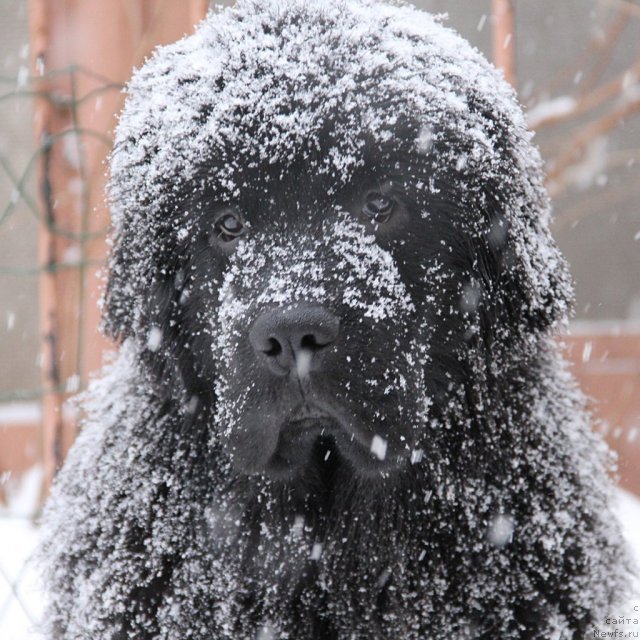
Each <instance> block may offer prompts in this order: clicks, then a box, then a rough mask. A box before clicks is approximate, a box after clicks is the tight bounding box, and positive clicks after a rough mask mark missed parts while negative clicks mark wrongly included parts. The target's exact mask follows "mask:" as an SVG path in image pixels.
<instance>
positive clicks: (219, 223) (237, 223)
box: [213, 209, 245, 242]
mask: <svg viewBox="0 0 640 640" xmlns="http://www.w3.org/2000/svg"><path fill="white" fill-rule="evenodd" d="M213 226H214V230H215V236H216V238H217V239H218V240H220V241H221V242H231V241H232V240H235V239H236V238H239V237H240V236H241V235H242V234H243V233H244V228H245V224H244V222H243V220H242V217H241V216H240V214H239V213H238V212H237V211H234V210H233V209H228V210H226V211H224V212H223V213H222V214H221V215H220V216H219V217H218V219H217V220H216V221H215V223H214V225H213Z"/></svg>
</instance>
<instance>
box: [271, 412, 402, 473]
mask: <svg viewBox="0 0 640 640" xmlns="http://www.w3.org/2000/svg"><path fill="white" fill-rule="evenodd" d="M378 453H379V452H377V451H376V450H375V448H374V447H372V446H371V443H370V442H369V440H368V439H367V438H366V437H365V436H364V435H359V434H358V435H356V434H354V433H353V432H350V430H349V429H348V428H346V427H345V425H344V424H343V423H342V421H341V420H340V419H339V417H337V416H336V415H334V414H333V412H330V411H329V410H327V409H325V408H323V407H320V406H317V405H314V404H310V403H303V404H302V405H300V406H299V407H296V408H295V409H294V410H293V411H292V412H291V414H290V415H289V416H288V417H287V418H286V419H285V420H284V422H283V424H282V427H281V429H280V434H279V437H278V444H277V446H276V449H275V451H274V453H273V455H272V456H271V457H270V459H269V461H268V463H267V466H266V472H267V473H268V474H270V475H272V476H274V477H278V478H290V477H292V476H295V475H299V474H300V473H301V472H303V471H304V470H305V469H307V468H308V467H310V466H317V464H316V463H318V462H319V463H324V462H326V461H327V460H329V458H332V463H331V466H332V467H335V466H336V465H337V464H344V463H348V464H349V465H350V466H351V467H355V468H357V469H359V470H363V468H367V469H368V471H369V472H374V473H375V472H379V471H381V470H386V469H387V468H388V467H389V466H392V465H390V462H391V461H390V460H384V459H381V458H380V456H379V455H378ZM321 466H323V465H322V464H321Z"/></svg>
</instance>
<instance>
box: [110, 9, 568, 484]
mask: <svg viewBox="0 0 640 640" xmlns="http://www.w3.org/2000/svg"><path fill="white" fill-rule="evenodd" d="M218 22H219V23H220V24H217V25H216V21H215V20H210V21H209V22H208V23H206V24H205V26H204V27H203V28H202V30H201V31H200V32H199V33H198V34H196V36H194V38H193V39H188V40H185V41H184V43H178V45H175V46H174V48H173V49H172V48H169V49H168V50H167V53H165V54H164V55H162V54H161V55H159V56H158V57H157V59H156V60H155V61H152V63H149V64H147V65H146V66H145V67H144V68H143V70H142V71H141V72H140V73H139V75H138V76H137V78H136V79H135V80H134V83H133V85H132V97H131V99H130V103H129V107H128V110H127V109H125V115H124V116H123V119H122V121H121V125H120V128H119V141H118V143H117V146H116V151H115V153H114V158H113V165H112V175H113V177H112V197H113V199H114V204H115V209H116V213H118V212H119V218H118V217H116V220H117V230H116V239H115V248H114V252H113V255H112V263H111V276H110V282H109V289H108V291H107V323H108V328H110V330H111V331H112V333H114V334H117V335H124V336H127V337H131V338H133V339H135V340H137V341H138V343H139V344H141V346H142V348H143V349H145V350H146V352H147V355H146V357H147V359H148V361H149V362H150V364H151V366H152V367H154V368H155V370H156V372H157V377H158V379H159V380H164V381H165V382H164V383H165V384H166V386H167V387H168V388H170V387H171V386H174V387H178V388H179V389H178V391H177V392H176V394H177V395H179V394H182V395H183V397H185V398H186V400H185V403H186V405H187V406H188V407H191V409H189V410H193V408H194V407H196V406H199V407H201V406H203V405H206V406H208V407H212V408H213V411H212V421H213V424H212V431H213V437H214V438H219V440H220V442H221V446H222V447H223V448H224V450H225V451H226V453H227V455H229V456H230V459H231V461H232V463H233V464H234V466H235V467H236V468H237V469H238V470H240V471H241V472H243V473H249V474H254V473H260V474H268V475H271V476H275V477H279V478H294V477H297V476H298V475H300V474H303V473H306V472H310V473H316V471H317V470H318V468H319V467H321V466H322V465H325V466H327V465H328V466H334V465H336V464H340V465H347V466H349V467H350V468H351V469H352V470H353V472H354V473H355V474H358V475H367V476H370V475H375V476H380V475H381V474H382V475H386V474H388V473H391V472H393V471H394V470H397V469H399V468H402V467H404V466H406V465H408V464H411V463H412V462H415V461H416V460H419V459H420V457H421V456H422V455H428V454H429V450H428V449H429V446H430V438H429V433H428V429H429V424H430V421H431V418H432V416H433V412H436V414H438V413H439V414H442V413H443V412H445V411H446V410H447V406H448V405H450V404H451V403H452V402H453V401H454V400H455V401H456V402H461V401H462V402H465V401H467V400H468V398H467V399H465V398H464V391H461V389H463V388H464V386H465V385H467V386H468V385H469V384H471V383H472V381H473V376H474V375H475V373H474V371H473V365H472V357H471V356H470V354H475V356H474V357H483V356H482V355H481V351H482V350H483V349H489V348H493V347H492V344H493V343H494V341H495V339H496V337H499V339H500V341H501V342H502V344H504V345H506V347H505V348H506V349H509V348H510V346H509V345H510V341H515V340H525V339H526V336H527V335H529V334H531V333H532V332H535V331H538V330H540V329H543V328H545V327H547V326H548V325H549V324H550V323H552V322H553V321H554V320H555V319H556V318H557V317H560V316H562V314H563V312H564V306H563V305H565V297H564V295H563V294H564V293H565V292H563V291H562V289H563V287H565V288H566V286H565V285H566V283H564V280H563V279H564V277H565V276H564V273H563V272H562V263H561V261H560V260H559V258H558V256H557V253H556V251H555V248H554V247H553V245H552V243H551V241H550V239H549V237H548V233H547V232H546V227H545V226H544V225H545V223H546V221H545V219H544V215H546V209H545V206H546V203H545V201H544V195H543V190H542V188H541V185H540V174H539V167H538V160H537V156H536V155H535V153H534V152H533V151H532V150H531V148H530V147H529V146H528V141H527V139H526V134H525V133H524V130H523V128H522V118H521V114H520V113H519V111H518V110H517V108H516V107H514V106H513V105H512V104H511V102H510V101H511V99H512V98H511V96H510V94H509V93H508V92H506V91H505V88H504V85H502V84H501V83H500V81H499V80H498V79H497V77H496V76H495V75H494V72H493V71H491V70H490V69H489V68H488V67H487V65H486V62H485V61H484V60H483V59H482V58H481V57H480V56H479V55H477V54H476V53H475V52H473V51H471V49H470V48H468V47H467V45H466V44H464V43H463V42H462V41H461V40H459V39H456V37H455V36H453V35H452V34H450V33H448V32H446V30H444V29H443V28H442V27H441V26H440V25H438V24H437V23H435V22H433V20H432V19H431V18H429V17H427V16H424V17H420V18H419V19H418V18H416V14H415V12H413V11H412V10H410V9H399V8H397V7H389V6H386V5H378V4H375V3H374V4H370V3H367V2H361V1H360V0H354V1H353V2H347V3H343V2H335V3H326V4H324V3H306V2H298V1H297V0H292V1H291V2H290V3H285V4H282V5H280V4H279V5H278V7H277V10H276V9H274V10H273V11H271V10H270V9H269V8H268V7H267V6H266V3H254V2H246V3H241V4H240V5H239V6H238V8H237V9H236V10H233V11H230V12H228V13H226V14H221V15H220V16H219V17H218ZM462 68H464V69H466V72H465V74H462V73H461V71H460V70H461V69H462ZM527 154H528V155H527ZM541 214H542V219H540V215H541ZM132 272H133V276H132ZM131 280H133V282H131ZM158 330H159V334H160V335H161V336H162V338H161V340H160V341H158V340H157V339H156V338H157V334H158ZM150 332H151V334H152V337H153V339H151V340H149V336H150ZM498 334H499V335H498ZM150 346H151V348H150ZM479 354H480V355H479ZM167 381H168V382H167ZM167 393H173V391H171V390H169V391H167ZM461 394H462V396H463V397H462V399H461Z"/></svg>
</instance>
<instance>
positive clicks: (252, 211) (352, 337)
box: [194, 158, 438, 476]
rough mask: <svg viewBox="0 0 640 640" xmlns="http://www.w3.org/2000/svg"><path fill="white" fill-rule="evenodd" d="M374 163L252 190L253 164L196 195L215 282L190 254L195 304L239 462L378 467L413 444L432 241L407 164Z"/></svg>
mask: <svg viewBox="0 0 640 640" xmlns="http://www.w3.org/2000/svg"><path fill="white" fill-rule="evenodd" d="M387 160H388V159H387ZM379 163H380V164H378V165H376V166H367V167H363V169H362V171H361V173H360V175H358V176H354V178H353V179H352V180H351V181H350V182H349V183H348V184H346V185H344V186H343V187H342V188H341V189H339V190H338V189H335V186H334V185H331V183H330V181H328V180H326V179H323V178H322V177H318V176H314V175H313V173H311V172H307V171H304V169H297V168H293V169H290V170H289V171H287V172H286V173H284V174H283V176H282V179H280V180H274V181H270V184H271V185H272V186H270V187H267V188H260V187H259V186H258V188H253V189H252V185H262V184H264V181H263V179H262V176H261V175H260V172H261V171H263V172H264V173H266V174H269V173H270V169H269V167H268V166H267V167H264V166H258V167H257V169H256V172H255V174H254V175H253V176H251V177H249V178H248V179H247V180H246V184H247V187H246V188H244V189H243V190H242V192H241V194H240V196H239V197H238V198H237V199H236V200H235V201H234V202H215V199H212V200H211V201H210V204H209V203H208V204H207V205H206V206H205V207H203V214H204V215H203V217H202V219H201V220H202V224H203V225H204V229H203V233H202V235H201V236H200V242H202V243H205V242H206V243H207V244H208V247H209V252H210V254H211V258H212V259H214V260H215V261H216V263H217V265H216V268H217V269H218V273H219V276H218V277H220V278H221V287H220V289H219V291H218V299H212V298H211V296H210V294H209V292H208V288H207V283H208V282H210V281H211V277H212V271H211V270H210V266H211V265H210V259H205V260H202V259H198V260H197V261H196V265H195V273H196V276H195V286H194V290H196V291H197V292H198V293H197V294H196V299H197V302H196V303H195V304H197V305H198V306H200V307H202V308H205V309H207V314H206V315H207V316H209V317H210V318H211V319H212V327H211V336H212V339H213V340H214V341H215V345H214V349H213V351H212V354H211V355H212V357H213V358H214V362H215V368H216V374H215V377H216V381H217V383H216V392H217V396H218V402H219V404H218V406H219V420H220V424H222V425H224V430H223V436H224V441H225V443H226V446H227V447H228V448H229V450H230V452H231V453H232V459H233V461H234V462H235V464H236V465H237V466H238V467H240V468H241V469H242V470H244V471H249V472H267V473H270V474H275V475H279V476H280V475H285V476H288V475H292V474H296V473H300V472H304V470H305V469H306V468H307V467H308V466H309V465H310V464H311V463H312V461H311V460H310V459H311V458H312V456H315V457H316V458H318V457H320V458H321V459H322V460H324V459H325V458H326V459H328V458H329V457H330V456H333V457H334V460H332V464H335V463H336V462H337V460H340V461H343V462H346V463H348V464H350V465H352V466H353V468H354V469H355V470H356V471H357V472H360V473H377V472H380V471H384V470H388V469H390V468H393V467H396V466H398V465H402V464H404V463H406V462H407V461H408V460H409V459H410V458H411V455H412V453H413V454H414V455H416V454H415V452H414V449H415V447H416V431H417V430H418V429H419V428H420V424H421V422H422V421H423V419H424V413H425V409H426V404H427V401H428V400H427V397H426V396H425V384H424V366H425V361H426V358H425V355H426V348H425V345H426V343H427V333H428V331H427V330H426V329H427V326H428V325H427V323H426V322H425V321H424V320H425V310H426V302H427V298H428V297H429V295H428V292H426V291H425V288H424V282H425V279H424V274H425V267H426V265H427V263H428V262H429V260H428V259H427V255H431V257H432V258H433V257H434V255H435V253H437V246H436V245H437V242H438V241H437V240H436V239H435V238H434V235H433V233H429V229H430V227H431V226H432V224H433V221H429V220H428V216H423V215H422V210H421V209H420V208H419V206H418V203H417V193H416V192H417V190H416V187H415V185H414V184H412V180H411V177H410V175H407V171H406V170H403V169H402V168H400V167H394V166H389V165H388V164H387V165H386V166H385V165H384V164H383V159H382V158H381V159H379ZM332 186H334V188H332ZM200 255H201V256H205V255H206V250H204V248H203V251H202V252H201V253H200ZM218 265H221V266H222V268H220V266H218Z"/></svg>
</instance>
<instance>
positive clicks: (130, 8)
mask: <svg viewBox="0 0 640 640" xmlns="http://www.w3.org/2000/svg"><path fill="white" fill-rule="evenodd" d="M207 6H208V3H207V2H206V1H204V0H188V1H186V2H173V1H171V0H137V1H135V2H131V0H112V1H111V2H104V0H83V1H82V2H77V1H75V0H29V21H30V37H31V51H32V59H31V68H32V74H33V76H34V85H35V86H34V88H35V89H36V90H37V91H38V93H39V97H38V98H37V100H36V104H35V109H34V134H35V141H36V145H37V147H38V149H39V150H40V156H39V167H38V169H39V171H38V197H39V203H40V208H41V211H42V219H41V222H42V224H41V226H40V238H39V261H40V267H41V269H42V273H41V277H40V326H41V366H42V385H43V398H42V409H43V418H42V438H41V446H42V452H41V456H42V460H43V464H44V471H45V481H44V490H45V492H46V491H47V490H48V487H49V486H50V483H51V481H52V479H53V477H54V475H55V473H56V471H57V469H58V468H59V467H60V465H61V463H62V460H63V457H64V453H65V450H66V448H68V446H69V444H70V442H71V440H72V439H73V435H74V425H73V424H72V422H73V421H72V420H71V419H69V418H68V417H65V416H64V415H63V408H64V400H65V399H66V397H67V396H68V395H69V393H73V392H74V391H76V390H78V389H79V388H83V387H84V386H86V383H87V381H88V377H89V375H90V373H92V372H94V371H96V370H97V369H99V368H100V366H101V363H102V354H103V351H104V350H105V349H106V348H109V347H110V346H111V345H109V344H108V343H107V341H106V339H105V338H104V337H103V336H102V335H101V334H100V333H99V331H98V324H99V319H100V315H99V310H98V306H97V301H98V298H99V295H100V283H101V278H100V276H99V271H100V269H101V267H103V266H104V259H105V255H106V245H105V235H106V229H107V227H108V224H109V214H108V210H107V207H106V204H105V201H104V187H105V176H104V174H105V165H104V161H105V158H106V155H107V154H108V152H109V150H110V148H111V139H112V133H113V129H114V126H115V123H116V115H117V113H118V112H119V111H120V109H121V107H122V102H123V99H124V97H123V95H122V92H121V90H120V89H121V87H122V85H123V84H124V83H125V82H126V81H127V80H128V78H129V77H130V75H131V70H132V68H133V67H134V66H138V65H140V64H141V63H142V62H143V61H144V58H145V57H146V56H148V55H149V54H150V53H151V51H152V49H153V48H154V47H155V46H156V45H158V44H163V43H168V42H172V41H174V40H177V39H178V38H180V37H182V36H183V35H185V34H188V33H190V32H191V31H192V30H193V26H194V24H195V23H196V22H198V21H199V20H200V19H201V18H202V17H204V15H205V13H206V10H207Z"/></svg>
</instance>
